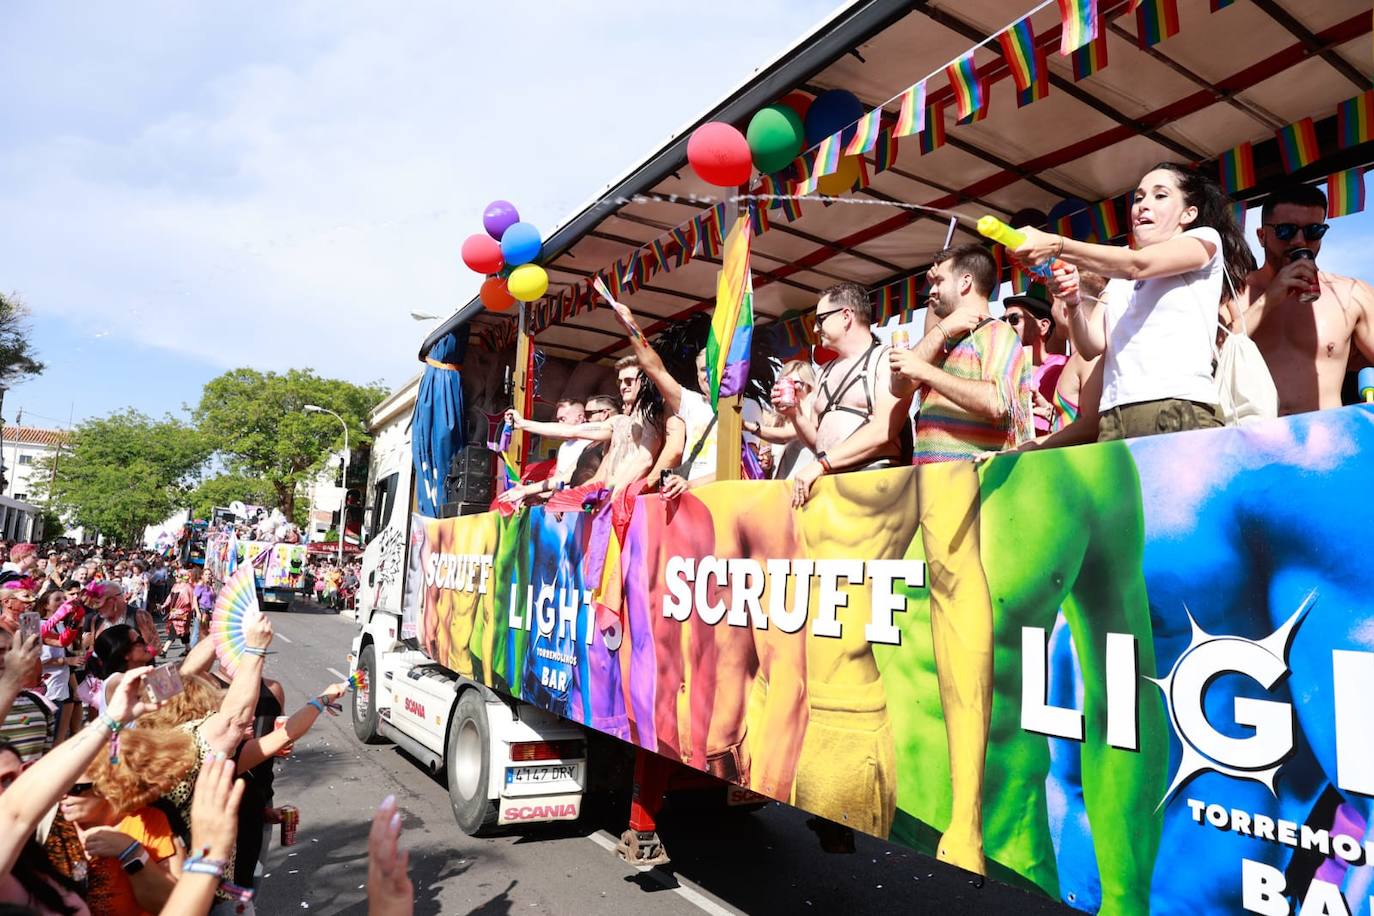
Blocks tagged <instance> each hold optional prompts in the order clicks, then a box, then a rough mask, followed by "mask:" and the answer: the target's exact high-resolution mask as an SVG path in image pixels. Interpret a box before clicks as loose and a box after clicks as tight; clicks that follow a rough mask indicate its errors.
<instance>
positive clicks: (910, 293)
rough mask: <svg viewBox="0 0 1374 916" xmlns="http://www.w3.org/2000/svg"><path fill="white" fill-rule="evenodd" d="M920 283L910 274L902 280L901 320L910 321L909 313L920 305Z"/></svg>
mask: <svg viewBox="0 0 1374 916" xmlns="http://www.w3.org/2000/svg"><path fill="white" fill-rule="evenodd" d="M921 299H922V297H921V285H920V283H919V282H917V280H916V277H915V276H914V275H913V276H910V277H907V278H906V279H905V280H903V281H902V320H903V321H910V320H911V315H912V313H913V312H915V311H916V310H917V309H918V308H920V307H921Z"/></svg>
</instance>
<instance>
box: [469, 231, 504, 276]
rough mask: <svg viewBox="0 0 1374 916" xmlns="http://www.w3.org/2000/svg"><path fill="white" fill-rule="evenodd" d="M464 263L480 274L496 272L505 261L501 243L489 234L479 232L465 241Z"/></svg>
mask: <svg viewBox="0 0 1374 916" xmlns="http://www.w3.org/2000/svg"><path fill="white" fill-rule="evenodd" d="M463 263H464V264H466V265H467V266H468V268H469V269H471V270H475V271H477V272H478V273H479V274H494V273H496V272H497V271H499V270H500V269H501V268H502V267H503V266H504V265H505V261H504V260H503V259H502V257H501V243H500V242H498V241H496V239H494V238H492V237H491V236H489V235H483V234H480V233H479V234H477V235H470V236H468V237H467V241H465V242H463Z"/></svg>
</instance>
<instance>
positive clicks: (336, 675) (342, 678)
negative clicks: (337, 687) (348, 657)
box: [324, 668, 348, 681]
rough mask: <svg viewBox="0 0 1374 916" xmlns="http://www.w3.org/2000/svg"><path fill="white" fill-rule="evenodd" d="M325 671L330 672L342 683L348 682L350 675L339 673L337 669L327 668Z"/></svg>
mask: <svg viewBox="0 0 1374 916" xmlns="http://www.w3.org/2000/svg"><path fill="white" fill-rule="evenodd" d="M324 670H325V671H328V672H329V673H330V674H332V675H334V676H335V677H336V678H338V679H339V680H341V681H346V680H348V675H346V674H344V673H343V672H342V671H339V670H338V669H337V668H326V669H324Z"/></svg>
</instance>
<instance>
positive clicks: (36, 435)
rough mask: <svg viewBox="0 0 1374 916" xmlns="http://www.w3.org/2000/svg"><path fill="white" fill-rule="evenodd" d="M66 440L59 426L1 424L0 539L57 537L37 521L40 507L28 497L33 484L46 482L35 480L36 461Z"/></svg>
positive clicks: (51, 453)
mask: <svg viewBox="0 0 1374 916" xmlns="http://www.w3.org/2000/svg"><path fill="white" fill-rule="evenodd" d="M68 441H69V435H68V433H67V432H66V431H65V430H61V429H42V428H40V427H37V426H6V427H4V432H3V443H4V444H3V447H0V461H2V462H3V464H4V471H5V478H6V480H5V489H4V492H3V493H2V494H0V538H3V539H5V540H7V541H37V540H42V539H43V538H44V537H56V536H57V534H58V532H55V531H48V532H44V531H43V530H42V523H41V522H40V521H39V516H40V515H41V513H42V510H41V509H39V508H38V507H37V506H35V505H33V503H32V502H31V500H32V498H33V493H34V490H35V489H36V485H37V484H39V483H40V482H41V483H46V482H47V481H39V480H38V475H39V473H40V471H39V466H38V462H39V460H40V459H43V458H52V457H54V456H56V455H58V453H59V451H60V450H61V449H62V448H63V447H65V446H66V445H67V443H68ZM59 460H60V459H59ZM45 473H51V471H47V472H45ZM68 534H69V535H70V534H71V533H70V532H68ZM79 534H80V532H77V535H78V536H79Z"/></svg>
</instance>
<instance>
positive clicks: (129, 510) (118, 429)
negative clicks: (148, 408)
mask: <svg viewBox="0 0 1374 916" xmlns="http://www.w3.org/2000/svg"><path fill="white" fill-rule="evenodd" d="M209 455H210V448H209V446H208V445H207V443H206V440H205V438H204V437H203V436H202V435H201V434H200V433H199V432H198V431H196V430H195V429H193V428H191V427H189V426H187V425H186V424H184V423H182V422H180V421H178V420H176V419H173V418H172V417H167V418H164V419H162V420H152V419H150V418H148V417H146V416H144V415H143V414H141V413H139V412H138V411H136V410H132V409H129V410H124V411H121V412H119V413H114V414H111V415H110V416H108V417H99V418H96V419H91V420H86V421H85V422H83V423H81V424H79V425H78V426H77V427H76V429H75V430H73V431H72V438H71V442H70V444H69V446H68V447H67V448H66V449H64V450H63V454H62V458H61V460H60V461H54V460H53V459H51V458H45V459H42V460H40V461H39V462H38V464H39V467H40V468H41V472H40V474H39V475H38V480H39V481H41V483H40V484H39V486H38V489H39V491H40V492H39V494H38V496H39V499H41V500H45V501H46V505H47V506H48V507H49V508H51V509H52V510H53V511H55V512H57V513H59V514H61V515H62V516H64V517H66V518H69V519H71V520H72V521H73V522H74V523H75V524H77V525H80V526H83V527H85V528H90V529H93V530H95V531H98V532H100V533H101V534H103V535H105V536H106V537H109V538H113V539H114V540H115V541H117V542H119V543H120V544H132V543H135V542H137V541H138V540H139V538H141V537H142V535H143V529H144V528H145V527H147V526H148V525H154V524H157V523H158V522H161V521H162V520H164V519H165V518H167V516H168V515H170V514H172V512H174V511H175V510H176V509H177V508H178V507H179V506H181V505H183V504H184V500H185V497H186V494H187V493H188V492H189V491H190V489H191V486H192V484H193V482H194V480H195V477H196V475H197V473H198V472H199V470H200V468H201V467H202V466H203V465H204V464H205V461H206V459H207V458H208V457H209Z"/></svg>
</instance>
